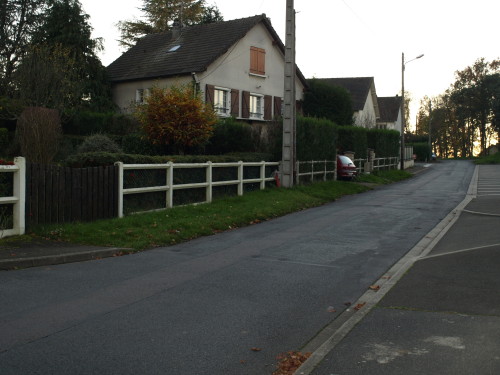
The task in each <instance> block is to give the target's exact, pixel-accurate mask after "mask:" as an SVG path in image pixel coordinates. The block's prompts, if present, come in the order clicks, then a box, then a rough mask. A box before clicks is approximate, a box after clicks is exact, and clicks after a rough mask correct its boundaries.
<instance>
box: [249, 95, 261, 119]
mask: <svg viewBox="0 0 500 375" xmlns="http://www.w3.org/2000/svg"><path fill="white" fill-rule="evenodd" d="M263 102H264V97H263V96H262V95H258V94H250V118H254V119H259V120H262V119H263V118H264V103H263Z"/></svg>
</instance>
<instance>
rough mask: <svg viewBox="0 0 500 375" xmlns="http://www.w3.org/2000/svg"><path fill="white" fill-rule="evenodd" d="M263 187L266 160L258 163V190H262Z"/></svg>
mask: <svg viewBox="0 0 500 375" xmlns="http://www.w3.org/2000/svg"><path fill="white" fill-rule="evenodd" d="M265 188H266V162H265V161H264V160H262V161H261V164H260V190H264V189H265Z"/></svg>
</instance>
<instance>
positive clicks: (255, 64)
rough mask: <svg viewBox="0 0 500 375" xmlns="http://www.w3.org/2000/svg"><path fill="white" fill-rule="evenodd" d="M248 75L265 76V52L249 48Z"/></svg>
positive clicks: (260, 49)
mask: <svg viewBox="0 0 500 375" xmlns="http://www.w3.org/2000/svg"><path fill="white" fill-rule="evenodd" d="M250 73H254V74H261V75H264V74H266V50H265V49H262V48H257V47H250Z"/></svg>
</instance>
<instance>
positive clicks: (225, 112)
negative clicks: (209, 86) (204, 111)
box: [214, 87, 231, 116]
mask: <svg viewBox="0 0 500 375" xmlns="http://www.w3.org/2000/svg"><path fill="white" fill-rule="evenodd" d="M230 92H231V91H230V90H229V89H224V88H220V87H216V88H215V90H214V109H215V111H216V112H217V114H218V115H219V116H229V112H230V108H231V103H230V97H231V95H230Z"/></svg>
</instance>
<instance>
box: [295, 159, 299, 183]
mask: <svg viewBox="0 0 500 375" xmlns="http://www.w3.org/2000/svg"><path fill="white" fill-rule="evenodd" d="M299 167H300V162H299V161H298V160H297V161H296V162H295V171H296V172H295V173H296V180H297V182H296V184H297V185H298V184H299V181H300V169H299Z"/></svg>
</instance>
